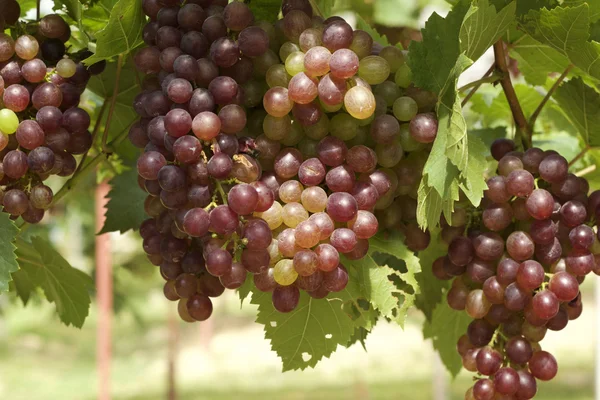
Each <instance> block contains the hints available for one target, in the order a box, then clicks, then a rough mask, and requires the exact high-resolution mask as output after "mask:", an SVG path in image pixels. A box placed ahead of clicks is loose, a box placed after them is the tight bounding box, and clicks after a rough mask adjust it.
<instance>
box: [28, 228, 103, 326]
mask: <svg viewBox="0 0 600 400" xmlns="http://www.w3.org/2000/svg"><path fill="white" fill-rule="evenodd" d="M17 257H18V262H19V266H20V267H21V270H22V271H23V272H24V273H26V274H27V278H28V279H29V281H30V282H31V284H33V285H35V286H36V287H40V288H42V290H43V291H44V293H45V295H46V298H47V299H48V301H49V302H51V303H54V304H55V305H56V312H57V313H58V316H59V318H60V320H61V321H62V322H63V323H64V324H65V325H67V326H69V325H73V326H75V327H77V328H81V327H82V326H83V323H84V321H85V319H86V317H87V316H88V313H89V308H90V303H91V300H90V293H89V291H90V290H91V289H92V288H93V284H92V279H91V278H90V277H89V276H88V275H86V274H85V273H83V272H82V271H80V270H78V269H76V268H73V267H72V266H71V265H69V263H68V262H67V261H66V260H65V259H64V258H63V257H62V256H61V255H60V254H59V253H58V252H57V251H56V250H54V249H53V248H52V246H51V245H50V244H49V243H48V242H46V241H45V240H43V239H41V238H39V237H32V238H31V243H28V242H26V241H24V240H22V239H19V240H18V241H17Z"/></svg>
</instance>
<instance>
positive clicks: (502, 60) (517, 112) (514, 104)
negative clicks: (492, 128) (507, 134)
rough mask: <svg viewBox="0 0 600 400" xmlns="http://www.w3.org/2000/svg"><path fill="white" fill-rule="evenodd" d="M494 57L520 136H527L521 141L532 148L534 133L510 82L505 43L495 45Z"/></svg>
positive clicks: (500, 41)
mask: <svg viewBox="0 0 600 400" xmlns="http://www.w3.org/2000/svg"><path fill="white" fill-rule="evenodd" d="M494 57H495V59H496V67H497V69H498V70H499V71H500V72H501V73H502V79H500V84H501V85H502V90H504V94H505V95H506V99H507V100H508V105H509V106H510V111H511V112H512V115H513V119H514V120H515V124H516V125H517V132H518V134H519V136H521V135H523V134H525V137H521V139H522V141H523V146H524V147H525V148H526V149H527V148H529V147H531V142H532V138H531V136H532V131H531V129H530V127H529V124H528V123H527V119H526V118H525V114H524V113H523V109H522V108H521V103H519V99H518V97H517V93H516V92H515V88H514V87H513V85H512V81H511V80H510V72H509V70H508V65H507V63H506V54H505V52H504V42H502V40H499V41H497V42H496V43H494Z"/></svg>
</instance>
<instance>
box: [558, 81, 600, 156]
mask: <svg viewBox="0 0 600 400" xmlns="http://www.w3.org/2000/svg"><path fill="white" fill-rule="evenodd" d="M554 99H555V100H556V101H557V102H558V106H559V110H560V111H561V112H562V113H563V114H564V115H565V117H566V118H567V119H568V120H569V121H571V123H572V124H573V125H574V126H575V127H576V128H577V130H578V131H579V134H580V135H581V137H582V138H583V140H584V141H585V143H586V144H588V145H589V146H600V95H599V94H598V92H597V91H595V90H594V89H593V88H592V87H590V86H588V85H586V84H585V83H584V82H583V80H581V79H579V78H575V79H571V80H570V81H568V82H564V83H563V84H562V85H561V86H560V87H559V88H558V89H557V90H556V92H555V93H554Z"/></svg>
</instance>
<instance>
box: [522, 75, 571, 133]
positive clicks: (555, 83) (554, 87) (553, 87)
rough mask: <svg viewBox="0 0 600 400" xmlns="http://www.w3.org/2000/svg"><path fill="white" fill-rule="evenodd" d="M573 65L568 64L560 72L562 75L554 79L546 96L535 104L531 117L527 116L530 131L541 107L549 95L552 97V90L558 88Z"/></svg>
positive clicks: (548, 98) (546, 101)
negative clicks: (538, 103) (537, 104)
mask: <svg viewBox="0 0 600 400" xmlns="http://www.w3.org/2000/svg"><path fill="white" fill-rule="evenodd" d="M573 67H574V65H573V64H569V66H568V67H567V68H566V69H565V71H564V72H563V73H562V75H561V76H560V77H559V78H558V79H557V80H556V82H554V85H552V87H551V88H550V90H548V93H546V96H544V98H543V99H542V102H541V103H540V105H539V106H537V108H536V109H535V111H534V112H533V114H531V118H529V128H530V129H531V130H532V131H533V127H534V125H535V121H536V120H537V118H538V117H539V116H540V113H541V112H542V109H543V108H544V106H545V105H546V103H548V100H550V97H552V95H553V94H554V92H555V91H556V89H558V87H559V86H560V84H561V83H562V81H564V80H565V78H566V77H567V75H569V72H571V70H572V69H573Z"/></svg>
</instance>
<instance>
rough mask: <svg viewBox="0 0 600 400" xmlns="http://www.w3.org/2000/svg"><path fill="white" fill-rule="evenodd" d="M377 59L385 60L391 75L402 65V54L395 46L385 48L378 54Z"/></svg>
mask: <svg viewBox="0 0 600 400" xmlns="http://www.w3.org/2000/svg"><path fill="white" fill-rule="evenodd" d="M379 57H381V58H383V59H385V61H387V62H388V64H389V65H390V72H391V73H392V74H394V73H396V71H398V68H400V67H401V66H402V65H404V63H405V61H404V53H402V50H400V49H399V48H397V47H396V46H386V47H384V48H383V49H381V51H380V52H379Z"/></svg>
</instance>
